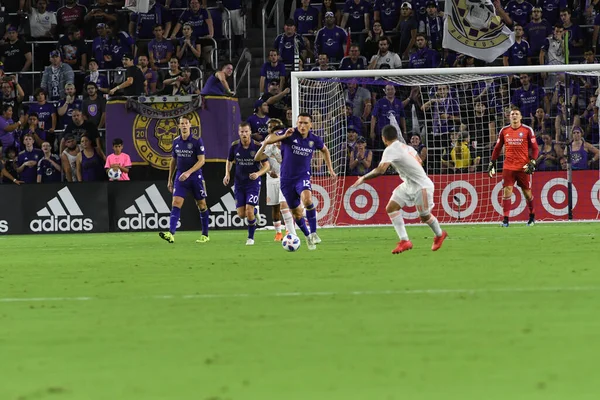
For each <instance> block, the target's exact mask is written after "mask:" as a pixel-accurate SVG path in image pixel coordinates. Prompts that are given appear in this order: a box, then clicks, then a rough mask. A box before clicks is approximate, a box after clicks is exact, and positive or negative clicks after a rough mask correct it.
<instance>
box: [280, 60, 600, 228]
mask: <svg viewBox="0 0 600 400" xmlns="http://www.w3.org/2000/svg"><path fill="white" fill-rule="evenodd" d="M522 74H527V75H528V76H530V77H531V78H532V81H531V82H530V83H529V84H527V82H526V81H524V82H525V83H524V84H522V83H521V82H520V79H519V77H520V76H522ZM540 74H544V75H543V76H546V77H550V78H547V79H546V80H545V81H544V80H543V79H541V78H539V77H540ZM599 77H600V64H571V65H544V66H539V65H531V66H519V67H466V68H439V69H438V68H435V69H400V70H390V69H383V70H355V71H310V72H309V71H294V72H292V73H291V95H292V114H293V121H296V120H297V116H298V114H299V113H301V112H308V113H310V114H311V115H313V125H316V127H315V126H313V131H314V133H315V134H317V135H319V136H322V137H323V139H324V142H325V143H326V144H327V146H328V148H329V149H330V151H331V154H332V161H333V163H334V168H335V169H336V172H337V173H338V175H340V177H339V178H337V179H331V178H327V177H326V174H324V170H323V166H322V161H319V160H317V161H316V162H313V194H314V197H315V199H316V201H315V202H316V203H317V207H318V211H319V216H318V218H319V223H320V224H321V225H333V226H339V225H347V224H366V225H369V224H387V223H388V220H387V215H386V213H385V204H386V203H387V201H388V199H389V197H390V195H391V193H392V191H393V189H394V188H395V187H396V186H397V185H398V184H399V182H400V181H399V179H398V176H397V175H393V174H391V173H390V175H386V176H384V177H381V178H379V179H377V180H373V181H368V182H366V183H365V184H363V185H362V186H361V187H358V188H351V187H350V186H351V185H352V183H353V182H354V181H355V180H356V176H355V175H356V174H357V173H361V171H364V168H363V170H361V169H360V168H359V169H358V172H357V169H356V168H350V165H351V160H353V161H354V162H355V161H356V160H357V159H362V158H364V154H365V153H364V152H362V153H361V152H360V150H358V148H357V147H356V146H354V143H351V145H352V146H348V138H351V137H352V135H349V134H348V128H350V129H351V130H352V128H354V127H353V125H355V122H354V121H357V120H356V118H354V119H352V118H348V117H347V116H346V101H348V100H349V97H348V96H347V93H346V89H347V87H348V84H349V83H358V86H359V87H363V88H365V89H367V90H369V91H370V92H371V93H375V95H373V98H374V103H373V109H375V108H377V107H379V106H377V105H376V103H375V102H376V101H379V100H380V99H379V97H380V96H381V97H385V96H386V94H385V93H386V90H388V89H386V86H393V88H394V89H393V90H392V91H394V90H395V92H396V96H395V97H396V98H397V99H398V101H400V102H404V103H403V107H404V117H403V118H402V117H398V116H397V115H396V114H397V113H396V114H394V112H392V114H389V113H388V117H390V115H391V117H390V118H394V116H396V117H398V118H397V120H399V121H400V125H401V126H402V127H406V132H403V134H404V135H405V138H406V139H407V143H409V142H410V140H411V138H412V139H413V140H415V141H417V140H420V141H421V143H422V145H421V146H420V147H417V145H415V148H417V149H420V148H421V147H423V148H425V150H423V152H424V153H423V155H424V157H423V158H425V159H426V163H425V165H424V168H425V169H426V171H427V173H428V174H429V175H430V177H431V178H432V180H433V181H434V183H435V185H436V193H435V196H434V202H435V204H436V206H435V210H434V213H435V214H436V216H437V217H438V219H440V221H442V222H445V223H450V222H470V223H493V222H497V221H499V220H501V219H502V214H501V212H502V206H501V204H502V203H501V200H500V196H501V192H502V178H501V173H499V174H497V176H496V177H494V178H489V177H488V175H487V173H486V169H487V163H488V162H489V159H490V157H491V149H492V148H493V145H494V142H495V140H496V135H497V133H498V131H499V130H500V128H502V127H503V126H505V125H507V124H508V120H507V118H506V116H507V112H509V111H510V107H514V106H515V105H517V104H519V105H520V107H521V108H522V109H523V110H526V111H525V113H527V114H528V115H524V121H523V122H524V123H525V124H527V125H535V126H532V128H534V131H536V136H539V137H538V143H539V145H540V149H541V150H542V148H544V149H546V150H547V149H548V148H551V149H553V150H552V151H553V152H551V153H552V154H553V155H549V156H547V155H544V157H547V158H548V160H550V161H548V162H544V163H543V164H544V167H543V169H544V170H543V171H542V170H540V171H536V173H535V174H534V175H533V178H532V189H533V192H534V199H535V200H534V201H535V202H536V216H537V218H538V220H547V221H554V220H568V219H575V220H600V174H599V171H598V163H597V160H598V156H597V155H595V154H594V152H592V150H593V149H591V148H590V147H589V146H590V144H591V145H593V146H594V148H595V149H597V148H598V143H597V142H591V141H590V139H591V138H595V139H594V140H596V141H597V140H598V139H597V138H598V136H599V133H598V132H596V131H598V130H599V129H600V128H599V127H598V126H599V121H598V116H597V114H598V109H597V108H594V109H592V108H593V107H591V106H590V105H588V104H586V102H588V101H592V100H593V99H594V98H595V91H596V89H597V88H598V78H599ZM523 79H526V77H524V78H523ZM586 79H587V81H588V82H592V84H591V85H588V84H587V83H586V84H585V89H583V87H584V83H583V82H584V81H586ZM546 85H550V86H546ZM561 85H562V86H561ZM536 86H537V87H538V88H540V89H542V90H544V91H545V94H544V93H542V92H541V91H540V94H539V96H538V99H537V101H538V102H539V104H536V107H535V108H532V104H531V103H527V101H529V100H527V99H528V98H526V97H523V96H524V95H523V93H525V94H527V91H526V90H525V89H524V88H525V87H527V88H528V89H527V90H531V89H529V88H532V87H533V88H535V87H536ZM580 86H581V88H580ZM521 87H523V89H520V88H521ZM575 88H576V89H575ZM390 90H391V89H390ZM519 90H520V92H519ZM584 92H585V93H584ZM575 94H576V96H575V97H574V98H576V100H575V103H574V104H572V98H573V97H572V96H574V95H575ZM377 95H379V96H377ZM530 97H531V96H530ZM392 98H393V95H392ZM388 99H389V97H388ZM384 103H385V101H384V102H383V103H382V104H383V105H382V106H381V107H379V108H378V110H379V112H381V109H382V108H385V107H386V104H384ZM390 104H393V102H392V103H390ZM538 105H539V107H538ZM599 105H600V102H599ZM586 107H587V108H586ZM359 108H360V107H359ZM538 108H541V109H542V110H541V111H536V110H537V109H538ZM355 110H356V108H355ZM536 112H537V114H539V115H541V117H540V118H538V119H537V122H536V119H535V117H536ZM348 113H352V111H351V110H350V109H348ZM378 115H379V116H378V118H377V119H376V120H375V121H379V120H380V119H381V120H382V121H385V120H386V119H385V116H383V117H382V116H381V115H382V114H378ZM355 117H356V115H355ZM358 117H359V120H360V123H362V125H363V127H362V132H360V133H361V135H362V136H364V137H365V138H366V141H367V142H368V145H367V148H368V150H367V153H368V152H369V151H370V152H371V156H372V161H371V165H370V168H371V169H372V168H373V167H375V166H376V165H377V163H378V162H379V159H380V156H381V152H382V151H383V145H382V144H381V141H380V140H379V139H378V136H379V131H380V128H381V127H380V126H377V127H376V129H375V136H376V139H375V140H374V141H373V140H371V138H370V136H371V135H370V133H371V129H370V116H368V115H366V114H361V115H359V116H358ZM360 117H363V118H360ZM364 117H367V118H364ZM356 123H359V122H356ZM574 132H575V136H574V135H573V133H574ZM578 132H581V133H580V135H581V136H582V137H584V141H575V142H574V141H573V139H574V137H575V138H576V139H577V138H578V136H577V134H578ZM542 133H543V134H544V135H542ZM413 136H418V137H413ZM542 139H543V140H542ZM585 139H588V141H585ZM583 142H585V143H587V144H585V145H582V144H581V143H583ZM548 143H550V144H548ZM544 146H545V147H544ZM582 146H583V148H584V150H585V149H587V152H588V159H587V160H588V164H589V165H588V166H587V167H586V168H582V165H581V163H580V164H577V163H578V162H579V161H581V160H579V159H578V157H585V156H584V155H582V154H583V150H581V148H582ZM344 149H345V150H344ZM554 149H555V150H554ZM357 152H358V153H357ZM544 154H545V153H544ZM553 157H554V158H553ZM541 160H544V158H542V159H541ZM499 161H500V167H501V165H502V158H501V159H500V160H499ZM565 161H566V166H565V165H564V162H565ZM550 164H551V165H550ZM353 165H356V163H354V164H353ZM562 168H565V169H564V170H563V169H562ZM389 172H391V171H389ZM403 214H404V217H405V219H406V221H407V223H416V222H419V220H418V215H417V213H416V212H415V210H414V208H411V207H407V208H405V209H404V210H403ZM527 217H528V211H527V210H526V207H525V199H524V196H523V194H522V192H521V191H520V190H518V189H516V190H515V191H514V192H513V197H512V211H511V220H515V221H518V220H527Z"/></svg>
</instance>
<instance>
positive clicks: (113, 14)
mask: <svg viewBox="0 0 600 400" xmlns="http://www.w3.org/2000/svg"><path fill="white" fill-rule="evenodd" d="M84 21H85V25H86V27H87V28H88V29H86V31H87V32H86V37H90V38H91V37H93V33H94V32H93V28H94V27H95V26H97V25H98V24H115V23H117V8H116V7H115V5H114V3H111V4H109V3H108V0H96V3H95V4H93V5H91V6H90V12H89V13H87V14H86V16H85V17H84ZM90 28H92V29H90Z"/></svg>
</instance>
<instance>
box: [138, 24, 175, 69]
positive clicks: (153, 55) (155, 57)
mask: <svg viewBox="0 0 600 400" xmlns="http://www.w3.org/2000/svg"><path fill="white" fill-rule="evenodd" d="M164 33H165V31H164V29H163V27H162V25H156V26H155V27H154V39H152V40H151V41H150V43H148V57H149V58H150V67H151V68H152V69H153V70H158V69H159V68H166V67H167V66H168V65H169V60H170V59H171V57H172V56H173V53H174V52H175V48H174V47H173V43H172V42H171V40H168V39H165V37H164ZM138 62H139V59H138Z"/></svg>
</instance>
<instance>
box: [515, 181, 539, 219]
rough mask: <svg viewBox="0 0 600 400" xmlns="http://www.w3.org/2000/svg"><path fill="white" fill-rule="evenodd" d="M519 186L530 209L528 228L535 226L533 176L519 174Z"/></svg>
mask: <svg viewBox="0 0 600 400" xmlns="http://www.w3.org/2000/svg"><path fill="white" fill-rule="evenodd" d="M517 185H518V186H519V187H520V188H521V190H522V191H523V195H525V201H526V202H527V207H528V208H529V220H528V221H527V226H533V225H535V207H534V205H533V192H532V191H531V175H528V174H526V173H525V172H522V173H519V174H518V175H517Z"/></svg>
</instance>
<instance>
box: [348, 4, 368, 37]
mask: <svg viewBox="0 0 600 400" xmlns="http://www.w3.org/2000/svg"><path fill="white" fill-rule="evenodd" d="M370 9H371V7H370V6H369V3H367V2H366V1H364V0H359V2H358V4H356V2H355V1H354V0H348V1H346V4H345V5H344V14H349V15H348V23H347V27H348V28H350V29H351V30H352V32H355V33H358V32H362V31H363V29H365V14H369V11H370Z"/></svg>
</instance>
